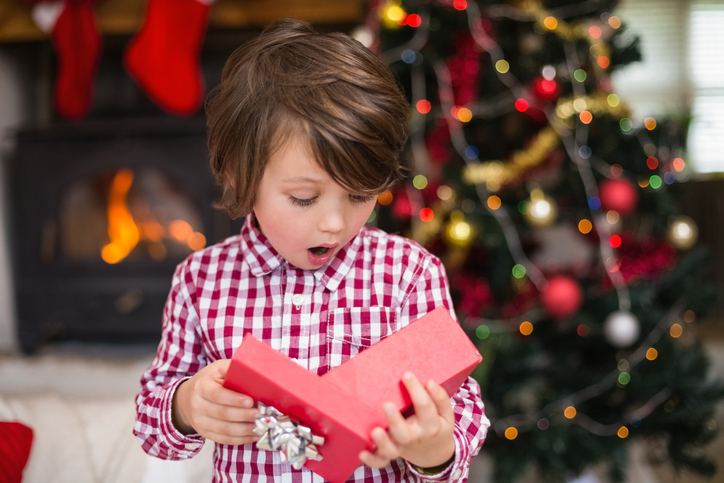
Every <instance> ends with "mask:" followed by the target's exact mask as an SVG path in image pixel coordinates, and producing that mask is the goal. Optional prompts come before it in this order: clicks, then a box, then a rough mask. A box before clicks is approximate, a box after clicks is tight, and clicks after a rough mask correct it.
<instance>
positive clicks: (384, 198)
mask: <svg viewBox="0 0 724 483" xmlns="http://www.w3.org/2000/svg"><path fill="white" fill-rule="evenodd" d="M377 202H378V203H379V204H381V205H389V204H390V203H392V193H390V192H389V191H385V192H384V193H382V194H381V195H379V196H378V197H377Z"/></svg>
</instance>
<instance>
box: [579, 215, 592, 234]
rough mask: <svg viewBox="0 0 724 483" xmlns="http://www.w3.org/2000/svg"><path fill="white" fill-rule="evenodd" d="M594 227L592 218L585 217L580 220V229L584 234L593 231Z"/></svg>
mask: <svg viewBox="0 0 724 483" xmlns="http://www.w3.org/2000/svg"><path fill="white" fill-rule="evenodd" d="M592 229H593V223H591V220H588V219H586V218H584V219H582V220H581V221H579V222H578V231H580V232H581V233H583V234H584V235H587V234H589V233H591V230H592Z"/></svg>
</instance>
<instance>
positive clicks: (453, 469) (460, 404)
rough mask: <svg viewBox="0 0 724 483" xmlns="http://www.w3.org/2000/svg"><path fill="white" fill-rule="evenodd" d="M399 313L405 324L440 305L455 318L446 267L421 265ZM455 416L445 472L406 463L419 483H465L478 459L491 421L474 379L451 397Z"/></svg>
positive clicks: (436, 262) (429, 261)
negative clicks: (452, 451)
mask: <svg viewBox="0 0 724 483" xmlns="http://www.w3.org/2000/svg"><path fill="white" fill-rule="evenodd" d="M408 293H409V296H408V297H407V299H406V301H404V303H403V305H402V307H401V311H400V321H401V322H402V323H403V324H405V323H409V322H412V321H414V320H416V319H418V318H420V317H422V316H423V315H425V314H426V313H428V312H430V311H432V310H433V309H435V308H436V307H439V306H440V305H442V306H444V307H445V308H447V309H448V310H449V311H450V314H451V315H452V317H453V318H456V316H455V312H454V310H453V305H452V299H451V297H450V290H449V286H448V280H447V275H446V273H445V267H444V266H443V265H442V262H441V261H440V260H439V259H438V258H437V257H434V256H432V255H430V256H429V258H427V259H426V260H424V261H423V263H422V270H420V276H419V277H418V278H417V279H416V280H415V282H414V284H413V285H412V286H411V290H410V291H409V292H408ZM450 404H451V405H452V408H453V413H454V414H455V428H454V435H453V437H454V439H455V460H454V461H453V463H452V464H451V465H450V466H448V468H446V469H445V470H444V471H443V472H441V473H438V474H436V475H426V474H423V473H421V472H419V471H417V470H416V469H415V467H414V466H413V465H412V464H410V463H408V462H406V464H407V467H408V469H409V471H410V472H411V473H412V474H413V475H415V476H416V478H417V479H418V480H420V481H429V482H440V481H450V482H455V483H463V482H465V481H466V480H467V478H468V474H469V471H470V463H471V462H472V460H473V458H475V456H477V454H478V452H479V451H480V448H481V447H482V445H483V442H484V441H485V437H486V435H487V432H488V427H489V426H490V421H488V418H487V417H486V416H485V406H484V404H483V401H482V399H481V397H480V386H479V385H478V383H477V381H475V380H474V379H473V378H471V377H468V378H467V380H466V381H465V382H464V383H463V384H462V385H461V386H460V388H458V390H457V392H456V393H455V394H454V395H453V396H452V397H451V398H450Z"/></svg>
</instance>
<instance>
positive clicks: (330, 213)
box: [318, 207, 346, 233]
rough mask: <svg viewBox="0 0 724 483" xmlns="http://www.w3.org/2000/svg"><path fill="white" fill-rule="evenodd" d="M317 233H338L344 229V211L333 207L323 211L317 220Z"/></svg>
mask: <svg viewBox="0 0 724 483" xmlns="http://www.w3.org/2000/svg"><path fill="white" fill-rule="evenodd" d="M318 227H319V231H321V232H323V233H340V232H341V231H343V230H344V229H345V227H346V221H345V215H344V210H343V209H342V208H341V207H333V208H329V209H326V210H324V212H323V213H322V216H321V217H320V219H319V224H318Z"/></svg>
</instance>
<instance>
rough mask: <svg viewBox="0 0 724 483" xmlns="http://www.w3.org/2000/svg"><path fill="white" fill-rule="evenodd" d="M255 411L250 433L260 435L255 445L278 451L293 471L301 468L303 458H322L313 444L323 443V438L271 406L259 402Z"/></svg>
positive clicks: (320, 459)
mask: <svg viewBox="0 0 724 483" xmlns="http://www.w3.org/2000/svg"><path fill="white" fill-rule="evenodd" d="M258 406H259V414H257V415H256V420H255V428H254V430H253V431H254V433H256V434H258V435H259V436H261V438H260V439H259V441H257V442H256V447H257V448H259V449H265V450H269V451H278V452H279V456H280V457H281V459H282V461H286V462H287V463H289V464H290V465H292V466H293V467H294V469H295V470H300V469H302V466H304V463H305V462H306V461H307V460H313V461H322V455H320V454H319V450H317V446H322V445H323V444H324V438H323V437H322V436H317V435H315V434H312V430H311V429H309V428H307V427H306V426H302V425H301V424H299V423H297V422H296V421H292V420H291V418H290V417H289V416H287V415H286V414H282V413H281V412H279V411H278V410H277V409H276V408H275V407H274V406H267V405H266V404H264V403H263V402H261V401H259V404H258Z"/></svg>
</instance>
